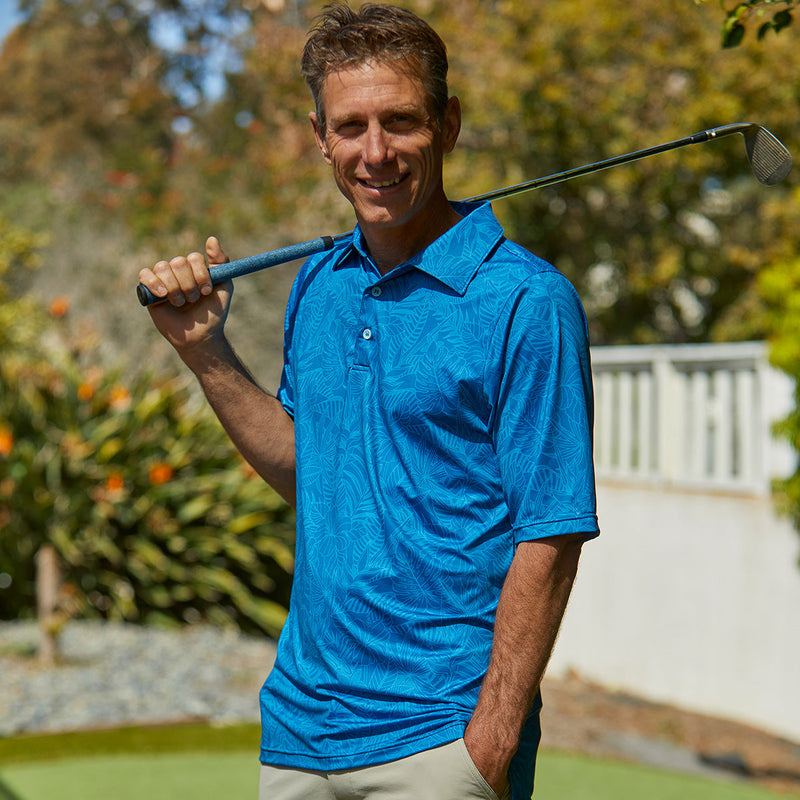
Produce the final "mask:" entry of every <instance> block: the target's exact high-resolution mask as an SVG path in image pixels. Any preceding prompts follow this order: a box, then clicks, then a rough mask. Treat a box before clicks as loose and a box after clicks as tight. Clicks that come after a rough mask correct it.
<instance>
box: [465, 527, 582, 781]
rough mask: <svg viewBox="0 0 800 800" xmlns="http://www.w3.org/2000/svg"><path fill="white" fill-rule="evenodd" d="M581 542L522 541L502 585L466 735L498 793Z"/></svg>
mask: <svg viewBox="0 0 800 800" xmlns="http://www.w3.org/2000/svg"><path fill="white" fill-rule="evenodd" d="M582 541H583V536H582V535H580V534H578V535H575V536H574V537H573V536H566V537H558V538H554V539H551V540H542V541H535V542H523V543H522V544H520V545H519V547H518V548H517V552H516V554H515V556H514V560H513V561H512V564H511V569H510V570H509V572H508V575H507V577H506V581H505V583H504V585H503V591H502V593H501V596H500V602H499V604H498V607H497V617H496V620H495V629H494V642H493V646H492V657H491V661H490V664H489V668H488V670H487V673H486V677H485V678H484V681H483V685H482V687H481V693H480V696H479V699H478V704H477V706H476V708H475V712H474V713H473V716H472V719H471V720H470V723H469V725H468V726H467V730H466V732H465V735H464V739H465V742H466V744H467V749H468V750H469V752H470V755H471V756H472V758H473V760H474V761H475V763H476V765H477V767H478V768H479V769H480V770H481V772H482V773H483V775H484V777H485V778H486V780H487V781H488V782H489V784H490V785H491V786H492V787H493V788H494V789H495V791H497V793H498V794H501V793H502V791H503V789H504V788H505V785H506V774H507V771H508V764H509V762H510V761H511V758H512V756H513V755H514V753H515V752H516V749H517V746H518V744H519V736H520V732H521V730H522V726H523V724H524V722H525V719H526V718H527V715H528V713H529V712H530V709H531V707H532V705H533V701H534V699H535V697H536V692H537V691H538V689H539V684H540V683H541V680H542V677H543V675H544V671H545V668H546V666H547V662H548V659H549V658H550V654H551V652H552V649H553V645H554V644H555V640H556V636H557V634H558V628H559V626H560V624H561V620H562V617H563V615H564V610H565V609H566V606H567V600H568V599H569V595H570V591H571V589H572V584H573V581H574V579H575V573H576V570H577V567H578V559H579V557H580V549H581V543H582Z"/></svg>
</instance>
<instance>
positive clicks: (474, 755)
mask: <svg viewBox="0 0 800 800" xmlns="http://www.w3.org/2000/svg"><path fill="white" fill-rule="evenodd" d="M464 744H465V745H466V747H467V752H468V753H469V755H470V758H471V759H472V763H473V764H475V766H476V767H477V768H478V772H480V773H481V775H483V779H484V780H485V781H486V783H488V784H489V786H491V787H492V790H493V791H494V793H495V794H496V795H497V796H498V797H502V796H503V793H504V792H505V790H506V789H507V788H508V765H509V764H510V763H511V757H512V756H513V755H514V753H515V752H516V750H517V742H516V741H512V742H511V743H506V744H505V745H504V746H503V745H501V743H500V742H499V741H498V738H497V731H496V730H493V729H491V728H489V727H487V726H485V725H483V723H482V722H481V721H480V720H479V719H476V718H475V716H473V717H472V719H471V720H470V723H469V725H467V729H466V730H465V731H464Z"/></svg>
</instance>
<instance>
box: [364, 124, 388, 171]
mask: <svg viewBox="0 0 800 800" xmlns="http://www.w3.org/2000/svg"><path fill="white" fill-rule="evenodd" d="M365 136H366V138H365V142H364V160H365V161H366V163H368V164H383V163H385V162H386V161H390V160H391V159H392V158H394V151H393V148H392V143H391V136H390V134H389V133H388V131H386V129H385V128H384V127H383V126H382V125H378V124H371V125H370V126H369V127H368V128H367V131H366V134H365Z"/></svg>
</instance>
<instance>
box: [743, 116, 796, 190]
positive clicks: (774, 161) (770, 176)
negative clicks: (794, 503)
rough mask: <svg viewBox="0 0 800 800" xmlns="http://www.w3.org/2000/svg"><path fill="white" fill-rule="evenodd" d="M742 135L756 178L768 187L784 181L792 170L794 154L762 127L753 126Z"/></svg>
mask: <svg viewBox="0 0 800 800" xmlns="http://www.w3.org/2000/svg"><path fill="white" fill-rule="evenodd" d="M742 133H743V134H744V144H745V147H746V148H747V158H748V160H749V161H750V168H751V169H752V170H753V174H754V175H755V176H756V178H757V179H758V180H759V181H760V182H761V183H763V184H765V185H766V186H773V185H774V184H776V183H778V182H779V181H782V180H783V179H784V178H785V177H786V176H787V175H788V174H789V172H790V171H791V169H792V154H791V153H790V152H789V151H788V150H787V149H786V148H785V147H784V146H783V145H782V144H781V143H780V142H779V141H778V140H777V139H776V138H775V137H774V136H773V135H772V134H771V133H770V132H769V131H768V130H767V129H766V128H762V127H761V126H760V125H753V126H751V127H749V128H748V129H747V130H745V131H742Z"/></svg>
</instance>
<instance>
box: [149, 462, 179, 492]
mask: <svg viewBox="0 0 800 800" xmlns="http://www.w3.org/2000/svg"><path fill="white" fill-rule="evenodd" d="M174 474H175V472H174V470H173V469H172V467H171V466H170V465H169V464H165V463H164V462H163V461H159V462H158V463H157V464H153V466H152V467H150V471H149V472H148V477H149V478H150V483H152V484H153V486H158V485H160V484H162V483H167V481H171V480H172V476H173V475H174Z"/></svg>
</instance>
